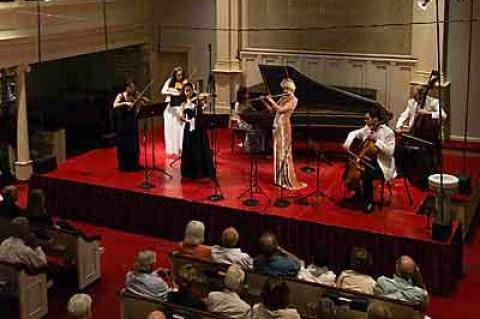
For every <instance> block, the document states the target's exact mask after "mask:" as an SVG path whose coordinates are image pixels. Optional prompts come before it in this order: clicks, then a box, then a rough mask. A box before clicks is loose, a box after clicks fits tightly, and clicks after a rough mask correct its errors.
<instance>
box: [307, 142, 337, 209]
mask: <svg viewBox="0 0 480 319" xmlns="http://www.w3.org/2000/svg"><path fill="white" fill-rule="evenodd" d="M313 151H314V152H315V157H316V187H315V191H313V192H311V193H309V194H307V195H305V196H302V197H300V198H299V199H298V203H299V204H300V205H304V206H309V205H311V203H310V201H309V200H308V199H309V198H310V197H314V198H315V204H318V199H319V198H321V197H324V198H326V199H328V200H330V201H332V202H335V201H334V199H333V198H332V197H331V196H328V195H327V194H325V192H323V191H321V190H320V162H324V163H325V164H327V165H328V166H331V165H332V163H331V162H330V160H328V159H327V158H326V157H325V153H324V152H323V150H322V149H321V148H320V146H319V145H318V144H317V143H314V144H313Z"/></svg>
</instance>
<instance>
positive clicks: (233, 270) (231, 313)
mask: <svg viewBox="0 0 480 319" xmlns="http://www.w3.org/2000/svg"><path fill="white" fill-rule="evenodd" d="M244 281H245V273H244V272H243V270H242V268H240V266H238V265H232V266H230V267H229V268H228V270H227V272H226V274H225V279H224V282H225V289H224V290H223V291H213V292H211V293H209V294H208V297H207V299H206V301H205V305H206V306H207V309H208V311H210V312H213V313H216V314H219V315H223V316H225V317H228V318H233V319H247V318H250V314H251V308H250V306H249V305H248V304H247V303H246V302H245V301H243V300H242V299H241V298H240V297H239V295H238V293H237V292H238V291H240V290H241V289H242V285H243V283H244Z"/></svg>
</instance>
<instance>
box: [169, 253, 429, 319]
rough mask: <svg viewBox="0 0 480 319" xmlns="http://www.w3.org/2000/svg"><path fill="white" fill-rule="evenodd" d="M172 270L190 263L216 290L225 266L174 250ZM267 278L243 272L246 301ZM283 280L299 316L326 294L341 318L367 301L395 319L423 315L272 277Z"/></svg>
mask: <svg viewBox="0 0 480 319" xmlns="http://www.w3.org/2000/svg"><path fill="white" fill-rule="evenodd" d="M170 259H171V263H172V267H173V272H174V273H175V270H177V269H179V268H180V267H181V265H183V264H191V265H193V266H194V267H196V268H197V270H199V271H200V272H201V273H203V274H204V275H205V276H206V277H207V278H208V280H207V289H210V288H213V289H211V290H217V289H218V286H219V285H223V281H222V279H221V277H219V276H218V275H217V274H218V272H219V271H225V270H226V269H227V268H228V265H222V264H216V263H213V262H205V261H202V260H198V259H194V258H191V257H187V256H182V255H181V254H179V253H177V252H172V253H171V254H170ZM268 278H269V276H267V275H262V274H259V273H255V272H253V271H247V272H246V291H247V294H248V295H247V296H245V299H246V300H247V301H248V302H250V303H253V302H258V301H259V300H260V293H261V290H262V287H263V285H264V283H265V281H266V280H267V279H268ZM276 278H281V279H282V280H284V281H285V282H286V283H287V285H288V286H289V288H290V302H291V304H292V306H294V307H295V308H297V310H298V312H299V313H300V315H301V316H302V318H315V317H316V311H317V304H318V302H319V301H320V299H321V298H324V297H328V298H331V299H332V300H334V301H335V304H336V305H337V306H338V308H339V309H341V310H342V311H343V312H344V315H345V317H348V318H351V319H365V318H366V309H367V307H368V305H369V304H371V303H374V302H381V303H383V304H385V306H386V307H387V308H389V309H390V311H391V312H392V314H393V318H394V319H396V318H398V319H422V318H423V317H424V315H423V313H422V311H421V310H420V307H418V306H416V305H413V304H409V303H406V302H403V301H399V300H393V299H387V298H383V297H380V296H375V295H368V294H362V293H358V292H353V291H350V290H346V289H341V288H336V287H330V286H326V285H322V284H318V283H312V282H307V281H303V280H299V279H296V278H292V277H276Z"/></svg>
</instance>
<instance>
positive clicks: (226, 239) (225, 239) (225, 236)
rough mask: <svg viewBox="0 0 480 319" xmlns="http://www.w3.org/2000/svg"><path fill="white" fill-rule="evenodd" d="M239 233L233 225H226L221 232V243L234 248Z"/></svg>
mask: <svg viewBox="0 0 480 319" xmlns="http://www.w3.org/2000/svg"><path fill="white" fill-rule="evenodd" d="M238 238H239V234H238V231H237V230H236V229H235V228H233V227H228V228H226V229H225V230H224V231H223V232H222V245H223V247H225V248H235V247H236V246H237V244H238Z"/></svg>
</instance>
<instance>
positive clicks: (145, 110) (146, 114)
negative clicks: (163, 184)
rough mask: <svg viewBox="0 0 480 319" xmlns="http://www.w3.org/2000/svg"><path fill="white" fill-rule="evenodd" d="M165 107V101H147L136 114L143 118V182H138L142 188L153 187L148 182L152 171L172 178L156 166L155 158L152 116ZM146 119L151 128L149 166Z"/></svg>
mask: <svg viewBox="0 0 480 319" xmlns="http://www.w3.org/2000/svg"><path fill="white" fill-rule="evenodd" d="M166 107H167V103H166V102H160V103H149V104H145V105H143V106H142V107H140V110H139V111H138V114H137V119H139V120H141V119H143V120H144V123H143V159H144V173H143V182H142V183H141V184H140V187H141V188H143V189H148V188H152V187H155V185H154V184H153V183H152V182H150V180H149V178H150V174H151V173H152V172H153V171H158V172H161V173H162V174H164V175H166V176H168V177H169V178H170V179H173V176H172V175H170V174H169V173H167V172H166V171H165V170H164V169H162V168H159V167H157V166H156V163H155V162H156V159H155V121H154V117H156V116H160V115H161V114H163V111H164V110H165V108H166ZM147 121H148V122H150V126H151V130H150V139H151V141H150V149H151V161H152V163H151V167H148V158H147V130H148V124H147Z"/></svg>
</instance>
